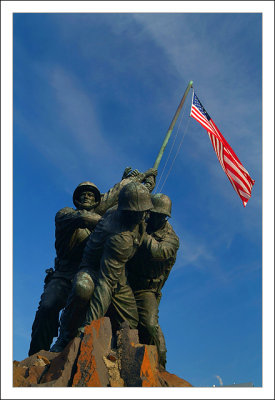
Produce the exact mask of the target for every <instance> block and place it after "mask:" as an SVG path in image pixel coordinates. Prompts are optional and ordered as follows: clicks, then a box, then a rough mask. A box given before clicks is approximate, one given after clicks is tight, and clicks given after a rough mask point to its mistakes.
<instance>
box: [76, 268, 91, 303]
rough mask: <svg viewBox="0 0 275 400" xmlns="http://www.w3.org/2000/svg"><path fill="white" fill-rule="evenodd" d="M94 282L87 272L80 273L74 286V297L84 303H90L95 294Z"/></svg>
mask: <svg viewBox="0 0 275 400" xmlns="http://www.w3.org/2000/svg"><path fill="white" fill-rule="evenodd" d="M94 288H95V285H94V281H93V280H92V278H91V276H90V275H89V274H88V273H87V272H79V273H78V274H77V277H76V280H75V284H74V295H75V296H76V297H77V298H78V299H79V300H80V301H82V302H85V303H86V302H88V301H89V300H90V298H91V296H92V294H93V292H94Z"/></svg>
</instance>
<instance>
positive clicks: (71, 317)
mask: <svg viewBox="0 0 275 400" xmlns="http://www.w3.org/2000/svg"><path fill="white" fill-rule="evenodd" d="M93 292H94V282H93V280H92V278H91V277H90V275H89V274H87V273H86V272H81V273H78V274H77V276H76V279H75V281H74V284H73V290H72V292H71V295H70V296H69V299H68V303H67V306H66V307H65V309H64V310H63V312H62V314H61V318H60V334H59V337H58V339H57V341H56V342H55V344H54V345H53V346H52V347H51V349H50V351H51V352H55V353H57V352H60V351H62V350H63V349H64V348H65V347H66V346H67V344H68V343H69V342H70V341H71V340H72V339H73V338H74V337H76V336H78V335H81V333H82V332H81V329H80V328H81V327H82V325H83V323H84V320H85V316H86V312H87V308H88V305H89V302H90V299H91V296H92V294H93Z"/></svg>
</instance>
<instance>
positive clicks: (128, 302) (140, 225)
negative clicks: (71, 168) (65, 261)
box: [51, 182, 152, 352]
mask: <svg viewBox="0 0 275 400" xmlns="http://www.w3.org/2000/svg"><path fill="white" fill-rule="evenodd" d="M150 208H152V202H151V199H150V192H149V191H148V190H147V188H146V187H144V185H142V184H140V183H138V182H131V183H129V184H127V185H126V186H124V187H123V189H122V190H121V191H120V193H119V199H118V207H117V209H113V210H109V211H108V212H107V213H106V214H105V216H104V217H103V218H102V219H101V220H100V222H99V223H98V224H97V226H96V228H95V230H94V232H93V233H92V234H91V235H90V237H89V240H88V242H87V245H86V247H85V250H84V253H83V258H82V261H81V265H80V271H79V272H78V273H77V274H76V276H75V279H74V283H73V289H72V291H71V293H70V295H69V298H68V301H67V305H66V307H65V309H64V311H63V313H62V315H61V327H60V335H59V337H58V339H57V341H56V343H55V344H54V345H53V346H52V348H51V351H54V352H59V351H62V350H63V348H64V347H65V346H66V345H67V343H68V342H69V341H70V340H71V339H72V338H73V337H75V336H76V335H77V334H78V333H79V332H80V331H81V329H83V326H84V325H87V324H89V323H90V322H91V321H92V320H96V319H98V318H101V317H103V316H104V315H105V314H106V312H107V311H108V309H109V307H110V306H112V307H113V309H114V310H115V311H116V316H117V321H120V322H123V321H128V322H129V325H130V327H131V328H136V327H137V324H138V311H137V307H136V301H135V297H134V294H133V291H132V289H131V288H130V286H129V285H128V282H127V277H126V274H125V264H126V263H127V262H128V261H129V260H130V259H131V258H132V257H133V255H134V254H135V252H136V250H137V248H138V247H139V246H140V244H141V242H142V240H143V236H144V234H145V221H144V218H145V214H146V211H148V210H149V209H150Z"/></svg>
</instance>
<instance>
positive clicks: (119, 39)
mask: <svg viewBox="0 0 275 400" xmlns="http://www.w3.org/2000/svg"><path fill="white" fill-rule="evenodd" d="M191 79H192V80H193V81H194V88H195V92H196V94H197V95H198V97H199V99H200V101H201V102H202V104H203V105H204V107H205V108H206V110H207V112H208V113H209V114H210V116H211V117H212V119H213V120H214V121H215V123H216V125H217V126H218V127H219V129H220V130H221V132H222V133H223V135H224V137H225V138H226V140H227V141H228V142H229V144H230V145H231V146H232V148H233V149H234V151H235V152H236V154H237V155H238V157H239V158H240V160H241V161H242V163H243V165H244V166H245V168H246V169H247V170H248V171H249V173H250V175H251V177H252V178H253V179H255V181H256V182H255V185H254V187H253V190H252V197H251V199H250V200H249V202H248V204H247V207H246V208H244V207H243V205H242V203H241V200H240V199H239V197H238V195H237V194H236V192H235V191H234V190H233V188H232V186H231V184H230V182H229V180H228V178H227V177H226V175H225V174H224V172H223V171H222V168H221V166H220V164H219V162H218V160H217V158H216V155H215V153H214V151H213V148H212V145H211V143H210V141H209V138H208V135H207V133H206V131H205V130H204V129H203V128H202V127H201V126H200V125H199V124H198V123H197V122H196V121H195V120H193V119H191V118H190V117H189V113H190V104H191V93H190V94H189V96H188V98H187V101H186V106H185V107H184V113H183V118H182V122H181V124H180V123H179V122H180V121H179V122H178V123H177V125H176V126H175V128H174V132H173V135H172V136H171V139H170V141H169V144H168V146H167V149H166V151H165V153H164V157H163V159H162V162H161V164H160V167H159V176H160V175H161V172H162V168H163V167H164V164H165V161H166V157H167V155H168V154H169V151H170V149H171V145H172V143H173V140H174V139H175V137H176V134H177V133H178V136H177V138H176V139H175V148H174V151H173V152H172V158H173V155H174V154H175V151H176V150H175V149H178V148H179V146H180V142H181V139H182V135H184V139H183V142H182V146H181V148H180V151H179V153H178V156H177V158H176V160H175V163H174V165H173V168H172V169H171V172H170V174H169V176H168V178H167V180H166V182H165V185H164V186H163V188H162V192H163V193H165V194H167V195H169V196H170V197H171V199H172V202H173V208H172V219H171V223H172V225H173V227H174V229H175V231H176V233H177V234H178V236H179V238H180V250H179V252H178V257H177V261H176V264H175V266H174V268H173V270H172V272H171V274H170V277H169V279H168V281H167V283H166V286H165V287H164V290H163V298H162V301H161V305H160V324H161V326H162V329H163V332H164V335H165V338H166V343H167V348H168V353H167V359H168V363H167V370H168V371H169V372H171V373H174V374H176V375H178V376H180V377H182V378H184V379H186V380H187V381H189V382H190V383H191V384H193V385H194V386H196V387H211V386H213V385H217V386H219V385H220V382H223V384H224V385H229V384H232V383H233V382H235V383H243V382H253V383H254V385H255V386H261V385H262V96H261V93H262V17H261V14H260V13H254V14H253V13H209V14H207V13H191V14H182V13H165V14H158V13H152V14H146V13H125V14H123V13H110V14H100V13H99V14H93V13H92V14H74V13H72V14H55V13H52V14H45V13H44V14H42V13H41V14H39V13H38V14H14V17H13V333H14V335H13V359H16V360H22V359H23V358H25V357H26V356H27V352H28V348H29V342H30V332H31V325H32V322H33V319H34V315H35V311H36V309H37V306H38V302H39V298H40V295H41V293H42V291H43V279H44V275H45V274H44V270H45V269H46V268H47V267H50V266H53V261H54V257H55V251H54V216H55V213H56V212H57V211H58V210H59V209H60V208H62V207H64V206H72V193H73V190H74V189H75V187H76V186H77V185H78V183H80V182H82V181H85V180H90V181H92V182H94V183H95V184H96V185H97V186H98V187H99V189H100V190H101V191H102V192H105V191H107V190H108V189H109V188H110V187H111V186H113V185H114V184H115V183H116V182H118V181H119V180H120V178H121V175H122V172H123V170H124V168H125V167H126V166H128V165H130V166H132V167H133V168H138V169H139V170H142V171H144V170H146V169H148V168H150V167H152V165H153V163H154V161H155V158H156V156H157V154H158V151H159V148H160V146H161V144H162V141H163V139H164V136H165V134H166V131H167V128H168V126H169V124H170V122H171V120H172V117H173V115H174V113H175V110H176V108H177V106H178V104H179V101H180V99H181V97H182V95H183V92H184V90H185V88H186V86H187V84H188V82H189V80H191ZM180 119H181V116H180V118H179V120H180ZM169 163H170V161H168V164H167V165H168V168H167V169H168V170H169ZM165 176H166V172H164V177H165ZM162 182H163V181H162ZM162 182H160V187H161V186H162Z"/></svg>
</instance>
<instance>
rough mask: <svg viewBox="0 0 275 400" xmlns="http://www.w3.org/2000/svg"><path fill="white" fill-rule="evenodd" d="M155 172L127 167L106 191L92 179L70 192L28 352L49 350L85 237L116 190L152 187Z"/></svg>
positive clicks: (112, 202) (113, 201)
mask: <svg viewBox="0 0 275 400" xmlns="http://www.w3.org/2000/svg"><path fill="white" fill-rule="evenodd" d="M155 176H156V171H155V170H152V169H151V170H148V171H147V172H146V173H144V174H143V173H139V172H138V171H137V170H134V171H132V172H131V168H126V169H125V171H124V174H123V177H122V180H121V182H119V183H117V184H116V185H115V186H114V187H113V188H111V189H110V190H109V191H108V192H107V193H105V194H100V191H99V190H98V188H97V187H96V186H95V185H94V184H93V183H91V182H83V183H81V184H80V185H78V187H77V188H76V189H75V191H74V194H73V202H74V205H75V207H76V209H73V208H69V207H65V208H63V209H61V210H60V211H59V212H58V213H57V214H56V217H55V226H56V231H55V236H56V241H55V248H56V255H57V257H56V259H55V270H53V269H52V268H51V269H49V270H46V272H47V276H46V278H45V281H44V283H45V285H44V292H43V294H42V296H41V299H40V303H39V307H38V310H37V312H36V315H35V319H34V322H33V326H32V337H31V343H30V349H29V356H30V355H32V354H34V353H36V352H38V351H39V350H42V349H44V350H49V349H50V345H51V343H52V340H53V337H54V336H57V335H58V326H59V312H60V310H61V309H62V308H64V307H65V305H66V301H67V298H68V295H69V293H70V291H71V288H72V280H73V277H74V275H75V273H76V272H77V270H78V268H79V264H80V261H81V258H82V254H83V250H84V247H85V245H86V242H87V239H88V237H89V235H90V233H91V232H92V231H93V230H94V228H95V226H96V224H97V223H98V221H99V220H100V219H101V217H102V215H104V213H105V212H106V211H107V210H108V209H109V208H111V207H113V206H114V205H116V204H117V201H118V196H119V192H120V190H121V189H122V187H124V186H125V185H126V184H127V183H129V182H131V181H132V180H134V181H138V182H143V183H144V184H145V185H146V186H147V187H148V188H149V189H151V190H153V187H154V182H155Z"/></svg>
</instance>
